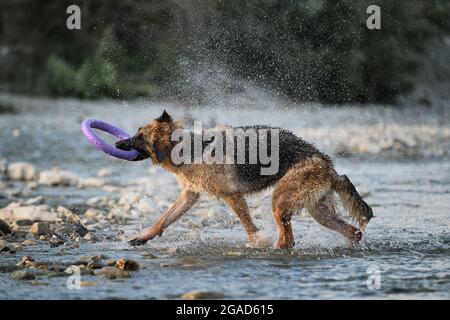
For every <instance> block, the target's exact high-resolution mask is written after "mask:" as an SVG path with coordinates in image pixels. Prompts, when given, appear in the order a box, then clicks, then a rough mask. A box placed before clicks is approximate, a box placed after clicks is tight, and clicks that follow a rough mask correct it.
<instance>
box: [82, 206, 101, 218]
mask: <svg viewBox="0 0 450 320" xmlns="http://www.w3.org/2000/svg"><path fill="white" fill-rule="evenodd" d="M103 215H104V212H103V211H101V210H98V209H93V208H89V209H87V210H86V211H85V212H84V216H85V217H86V218H98V217H100V216H103Z"/></svg>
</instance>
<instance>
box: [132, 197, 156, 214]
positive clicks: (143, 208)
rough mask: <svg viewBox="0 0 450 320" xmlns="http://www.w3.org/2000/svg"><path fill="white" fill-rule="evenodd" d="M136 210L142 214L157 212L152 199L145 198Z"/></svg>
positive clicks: (140, 201)
mask: <svg viewBox="0 0 450 320" xmlns="http://www.w3.org/2000/svg"><path fill="white" fill-rule="evenodd" d="M136 209H138V210H139V211H140V212H142V213H152V212H154V211H155V204H154V203H153V202H152V201H151V200H150V199H148V198H144V199H141V200H139V202H138V203H137V205H136Z"/></svg>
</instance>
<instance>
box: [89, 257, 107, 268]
mask: <svg viewBox="0 0 450 320" xmlns="http://www.w3.org/2000/svg"><path fill="white" fill-rule="evenodd" d="M86 267H88V268H89V269H101V268H103V267H104V265H103V263H102V260H100V259H91V260H89V262H88V263H87V265H86Z"/></svg>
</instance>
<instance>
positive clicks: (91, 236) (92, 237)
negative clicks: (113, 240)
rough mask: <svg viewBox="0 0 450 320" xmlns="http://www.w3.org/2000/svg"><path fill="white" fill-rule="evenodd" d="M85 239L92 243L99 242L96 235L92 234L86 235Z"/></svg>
mask: <svg viewBox="0 0 450 320" xmlns="http://www.w3.org/2000/svg"><path fill="white" fill-rule="evenodd" d="M83 239H84V240H86V241H90V242H94V241H97V237H96V235H95V234H93V233H91V232H88V233H86V235H85V236H84V237H83Z"/></svg>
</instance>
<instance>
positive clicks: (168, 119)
mask: <svg viewBox="0 0 450 320" xmlns="http://www.w3.org/2000/svg"><path fill="white" fill-rule="evenodd" d="M156 121H158V122H172V117H171V116H170V115H169V114H168V113H167V112H166V110H164V112H163V113H162V115H161V116H160V117H159V118H158V119H156Z"/></svg>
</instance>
